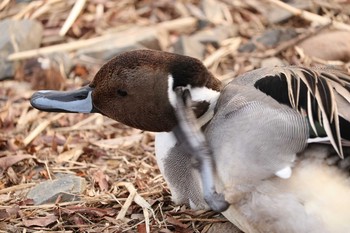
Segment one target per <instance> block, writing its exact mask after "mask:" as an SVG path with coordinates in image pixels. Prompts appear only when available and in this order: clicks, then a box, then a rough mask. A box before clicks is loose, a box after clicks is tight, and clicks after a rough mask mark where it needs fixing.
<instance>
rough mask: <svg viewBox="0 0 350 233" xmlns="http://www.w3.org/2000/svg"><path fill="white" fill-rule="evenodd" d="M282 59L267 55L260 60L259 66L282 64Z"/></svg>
mask: <svg viewBox="0 0 350 233" xmlns="http://www.w3.org/2000/svg"><path fill="white" fill-rule="evenodd" d="M283 65H285V64H284V63H283V61H282V60H281V59H279V58H277V57H269V58H266V59H264V60H262V61H261V67H273V66H283Z"/></svg>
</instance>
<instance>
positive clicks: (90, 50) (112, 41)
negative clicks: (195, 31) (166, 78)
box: [77, 27, 164, 61]
mask: <svg viewBox="0 0 350 233" xmlns="http://www.w3.org/2000/svg"><path fill="white" fill-rule="evenodd" d="M163 33H164V31H161V30H158V29H157V28H154V27H133V28H130V29H127V30H124V31H120V32H114V33H113V32H111V33H110V34H109V35H110V36H109V37H108V38H107V39H104V40H103V41H101V42H98V43H96V44H94V45H93V46H90V47H85V48H83V49H80V50H78V51H77V56H81V55H87V56H91V57H93V58H96V59H100V60H102V61H107V60H109V59H111V58H112V57H114V56H115V55H117V54H119V53H121V52H124V51H129V50H133V49H146V48H148V49H154V50H162V48H163V46H164V45H163V41H164V40H162V38H161V37H162V36H163Z"/></svg>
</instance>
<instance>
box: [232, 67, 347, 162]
mask: <svg viewBox="0 0 350 233" xmlns="http://www.w3.org/2000/svg"><path fill="white" fill-rule="evenodd" d="M235 82H237V83H241V84H243V85H254V86H255V88H257V89H259V90H260V91H261V92H263V93H265V94H267V95H269V96H271V97H272V98H274V99H275V100H277V101H278V102H279V103H282V104H286V105H289V106H290V107H292V108H294V109H296V110H298V111H299V112H300V113H301V114H304V115H305V116H306V117H307V118H308V121H309V124H310V129H311V130H310V131H311V132H312V133H314V134H315V135H316V136H327V137H328V138H329V140H330V142H331V144H332V145H333V147H334V149H335V150H336V152H337V153H338V155H339V156H340V157H343V150H342V140H341V139H345V140H350V76H349V75H348V74H346V73H344V72H342V71H340V70H335V69H329V68H304V67H293V66H290V67H273V68H262V69H258V70H255V71H252V72H250V73H247V74H244V75H242V76H240V77H238V78H237V80H236V81H235Z"/></svg>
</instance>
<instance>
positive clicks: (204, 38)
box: [191, 25, 238, 46]
mask: <svg viewBox="0 0 350 233" xmlns="http://www.w3.org/2000/svg"><path fill="white" fill-rule="evenodd" d="M237 34H238V28H237V27H236V26H234V25H220V26H217V27H216V28H208V29H204V30H201V31H199V32H197V33H195V34H194V35H193V36H191V37H192V38H193V39H195V40H197V41H199V42H201V43H210V44H213V45H214V46H219V45H220V43H221V42H222V41H223V40H225V39H227V38H230V37H235V36H237Z"/></svg>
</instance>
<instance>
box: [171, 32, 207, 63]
mask: <svg viewBox="0 0 350 233" xmlns="http://www.w3.org/2000/svg"><path fill="white" fill-rule="evenodd" d="M173 47H174V53H177V54H181V55H186V56H191V57H195V58H197V59H199V60H202V59H203V58H204V53H205V47H204V45H203V44H202V43H200V42H199V41H198V40H195V39H193V38H191V37H189V36H180V37H179V39H178V40H177V42H176V43H175V44H174V46H173Z"/></svg>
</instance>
